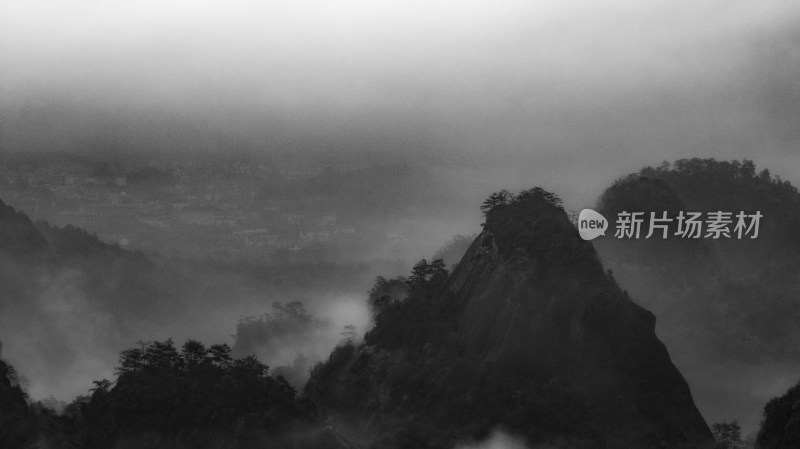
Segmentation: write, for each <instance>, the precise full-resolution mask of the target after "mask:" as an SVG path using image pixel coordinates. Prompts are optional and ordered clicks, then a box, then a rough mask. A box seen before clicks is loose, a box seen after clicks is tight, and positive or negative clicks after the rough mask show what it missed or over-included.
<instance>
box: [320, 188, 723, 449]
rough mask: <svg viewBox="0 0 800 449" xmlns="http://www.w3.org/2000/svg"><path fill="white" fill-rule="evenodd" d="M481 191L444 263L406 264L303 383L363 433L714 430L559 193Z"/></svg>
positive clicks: (375, 439) (404, 442)
mask: <svg viewBox="0 0 800 449" xmlns="http://www.w3.org/2000/svg"><path fill="white" fill-rule="evenodd" d="M489 203H490V204H487V205H486V210H487V217H486V223H485V225H484V230H483V232H482V233H481V234H480V235H479V236H478V237H477V238H476V239H475V241H474V242H473V243H472V245H471V246H470V248H469V250H468V251H467V253H466V255H465V256H464V258H463V259H462V260H461V262H460V263H459V264H458V265H457V267H456V269H455V271H454V273H453V274H452V275H450V276H443V275H441V271H440V270H439V271H437V270H435V269H433V270H429V271H428V272H427V274H428V275H427V276H426V275H425V274H426V272H424V271H418V268H420V266H419V265H418V266H417V267H415V275H412V277H411V278H409V279H408V281H407V285H408V290H409V293H408V297H407V298H406V299H403V300H397V299H394V298H392V297H386V298H383V300H382V301H378V302H376V305H377V307H376V310H375V327H374V329H373V330H372V331H370V332H369V333H368V334H367V335H366V336H365V341H364V343H363V344H361V345H360V346H358V347H356V346H354V345H349V346H344V347H341V348H339V349H337V350H336V351H335V352H334V353H333V354H332V355H331V358H330V360H329V361H328V362H327V363H325V364H323V365H320V366H318V367H317V368H316V369H315V371H314V372H313V373H312V378H311V380H310V381H309V383H308V385H307V387H306V397H307V398H309V399H311V400H313V401H314V402H316V403H317V404H319V405H321V406H322V407H324V408H325V409H326V410H327V414H328V416H329V418H330V420H331V423H332V424H333V425H334V426H335V427H337V428H338V429H340V431H341V432H342V433H344V434H346V435H348V437H349V438H350V439H352V440H354V441H359V442H361V443H363V444H365V446H371V447H396V448H401V447H431V448H445V447H447V448H449V447H452V446H453V444H454V443H457V442H459V441H464V440H469V439H472V438H474V439H480V438H483V437H485V436H486V435H488V434H489V433H490V432H491V431H492V430H493V429H494V428H497V427H500V428H503V429H506V430H508V431H510V432H511V433H514V434H517V435H520V436H522V437H524V438H526V439H527V440H528V442H529V443H531V444H534V445H535V444H539V443H549V444H558V445H562V444H563V445H565V446H567V447H572V448H620V449H625V448H631V449H634V448H635V449H646V448H701V447H707V446H708V445H710V444H711V443H712V437H711V433H710V431H709V429H708V427H707V425H706V423H705V422H704V421H703V418H702V417H701V416H700V413H699V412H698V410H697V408H696V407H695V405H694V402H693V400H692V397H691V394H690V392H689V388H688V386H687V384H686V382H685V381H684V379H683V378H682V377H681V374H680V373H679V372H678V370H677V369H676V368H675V366H674V365H673V364H672V362H671V361H670V358H669V355H668V354H667V351H666V349H665V347H664V345H663V344H662V343H661V342H660V341H659V340H658V339H657V338H656V336H655V333H654V326H655V318H654V316H653V315H652V314H651V313H650V312H648V311H646V310H644V309H643V308H641V307H639V306H638V305H636V304H634V303H633V302H632V301H631V300H630V299H628V298H627V296H626V294H625V293H624V292H623V291H622V290H621V289H620V288H619V287H618V286H617V284H616V282H615V281H614V279H613V278H611V277H610V276H609V275H607V274H606V273H605V272H604V270H603V268H602V266H601V264H600V262H599V261H598V258H597V255H596V253H595V251H594V249H593V247H592V246H591V244H590V243H587V242H584V241H582V240H581V239H580V238H579V237H578V235H577V232H576V231H575V229H574V228H573V227H572V225H571V224H570V222H569V219H568V218H567V216H566V214H565V213H564V211H563V209H562V208H561V205H560V200H558V198H556V197H555V196H554V195H552V194H550V193H548V192H545V191H543V190H541V189H533V190H529V191H525V192H522V193H521V194H519V195H518V196H516V197H513V196H511V195H509V194H507V193H501V194H499V195H497V196H494V197H493V199H492V200H491V201H490V202H489ZM437 274H438V275H437ZM384 281H385V280H384Z"/></svg>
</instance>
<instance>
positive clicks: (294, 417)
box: [0, 340, 340, 449]
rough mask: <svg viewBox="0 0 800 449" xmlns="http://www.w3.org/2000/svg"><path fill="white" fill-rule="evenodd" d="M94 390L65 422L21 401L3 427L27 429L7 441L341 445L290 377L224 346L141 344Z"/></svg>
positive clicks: (91, 447) (69, 410) (161, 448)
mask: <svg viewBox="0 0 800 449" xmlns="http://www.w3.org/2000/svg"><path fill="white" fill-rule="evenodd" d="M3 379H5V377H3V378H2V379H0V380H3ZM94 384H95V386H94V388H92V389H91V390H90V393H89V394H88V395H85V396H79V397H78V398H76V399H75V401H73V402H72V403H71V404H69V405H68V406H67V407H66V409H65V411H64V413H63V414H62V415H55V414H54V413H53V412H52V411H47V410H46V409H42V408H39V409H36V408H35V407H27V404H25V402H24V400H23V401H21V402H20V401H19V400H17V403H16V405H15V406H16V407H17V408H18V409H19V410H18V411H17V413H16V415H8V414H6V413H3V414H2V415H0V420H6V421H7V422H23V423H26V425H27V427H24V426H23V427H18V429H19V431H15V433H16V434H12V435H8V434H0V435H2V437H3V438H4V439H3V440H0V443H3V444H6V443H7V444H10V443H11V442H17V443H18V444H14V445H7V444H6V445H4V446H3V447H20V448H22V447H26V445H25V443H29V444H32V443H33V442H36V441H39V442H40V443H42V442H43V443H46V446H45V447H48V448H51V449H61V448H81V449H95V448H97V449H100V448H120V447H150V448H154V449H175V448H209V449H212V448H213V449H216V448H222V447H225V448H236V449H249V448H261V447H275V448H293V449H302V448H338V447H340V446H339V444H338V443H337V441H336V440H335V438H334V437H333V436H332V435H331V434H330V433H329V432H328V431H326V430H325V429H324V428H323V427H322V426H321V425H319V423H318V422H317V418H316V416H317V413H316V411H315V410H314V408H313V406H312V405H311V404H310V403H309V402H307V401H305V400H302V399H299V398H298V397H297V395H296V391H295V390H294V388H292V387H291V386H290V385H289V384H288V383H287V382H286V380H285V379H283V378H282V377H280V376H273V375H271V374H270V372H269V368H268V367H267V366H266V365H264V364H263V363H261V362H259V361H258V359H256V358H255V357H253V356H248V357H243V358H233V357H232V356H231V348H230V347H228V346H227V345H225V344H215V345H211V346H209V347H206V346H205V345H203V344H202V343H200V342H198V341H194V340H189V341H187V342H186V343H184V344H183V346H182V347H180V348H177V347H176V346H175V344H174V343H173V341H172V340H165V341H154V342H150V343H140V344H139V346H138V347H134V348H131V349H127V350H125V351H123V352H122V353H121V356H120V360H119V365H118V367H117V369H116V379H115V380H114V381H113V382H112V381H109V380H106V379H103V380H99V381H95V382H94ZM2 387H3V385H0V395H3V394H5V390H4V389H3V388H2ZM6 390H7V388H6ZM16 394H17V395H18V396H19V395H20V394H21V392H17V393H16ZM3 404H5V403H3ZM36 410H39V411H38V412H36ZM36 413H38V415H39V416H40V417H38V418H37V417H36V416H35V415H36ZM14 419H16V421H13V420H14ZM21 420H22V421H21ZM3 428H4V429H5V427H3ZM14 438H15V439H14Z"/></svg>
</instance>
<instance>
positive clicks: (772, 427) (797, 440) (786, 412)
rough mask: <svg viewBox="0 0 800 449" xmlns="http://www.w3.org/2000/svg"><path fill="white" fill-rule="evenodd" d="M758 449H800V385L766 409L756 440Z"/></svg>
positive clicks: (776, 399) (774, 400)
mask: <svg viewBox="0 0 800 449" xmlns="http://www.w3.org/2000/svg"><path fill="white" fill-rule="evenodd" d="M756 447H757V448H758V449H794V448H797V447H800V383H798V384H797V385H795V386H794V387H792V388H790V389H789V391H787V392H786V394H784V395H783V396H781V397H778V398H773V399H772V400H770V401H769V403H767V406H766V407H764V420H763V421H762V422H761V431H759V432H758V439H757V440H756Z"/></svg>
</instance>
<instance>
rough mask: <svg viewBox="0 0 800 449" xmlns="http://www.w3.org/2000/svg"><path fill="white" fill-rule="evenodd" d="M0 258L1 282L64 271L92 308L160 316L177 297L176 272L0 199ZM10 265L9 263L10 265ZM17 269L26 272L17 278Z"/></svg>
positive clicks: (1, 306) (2, 304)
mask: <svg viewBox="0 0 800 449" xmlns="http://www.w3.org/2000/svg"><path fill="white" fill-rule="evenodd" d="M0 261H3V262H5V263H4V264H3V265H2V268H3V270H2V271H3V272H4V273H8V274H9V276H8V279H6V280H7V282H8V283H7V284H6V285H7V286H8V288H10V289H12V290H13V289H15V288H14V285H16V284H20V283H26V282H27V281H29V280H30V279H36V280H39V279H41V276H45V278H46V279H47V278H48V277H49V278H56V277H58V276H59V274H60V273H69V274H70V284H71V285H70V286H71V287H75V288H76V289H78V290H79V291H81V292H82V293H84V294H85V295H86V297H87V298H88V300H89V301H90V302H91V303H92V304H93V306H96V307H97V310H109V311H114V312H115V314H119V315H122V314H129V315H130V316H140V317H142V318H153V317H156V316H163V315H164V313H163V311H164V309H165V308H166V307H168V306H170V305H172V304H173V301H169V300H167V299H168V298H173V297H175V296H177V295H176V294H175V293H176V291H175V289H176V287H178V286H179V285H180V284H179V282H176V280H177V279H176V278H179V277H178V276H177V275H176V273H174V272H170V271H169V270H164V269H163V267H156V266H155V265H154V264H153V263H152V261H150V260H149V259H148V258H147V257H146V256H145V255H144V254H142V253H140V252H131V251H125V250H123V249H121V248H120V247H119V246H116V245H110V244H107V243H104V242H101V241H100V240H98V239H97V237H96V236H93V235H90V234H89V233H87V232H86V231H84V230H82V229H79V228H75V227H72V226H66V227H63V228H58V227H54V226H51V225H49V224H47V223H45V222H37V223H33V222H31V220H30V219H29V218H28V217H27V216H26V215H25V214H23V213H22V212H18V211H16V210H15V209H14V208H13V207H10V206H8V205H6V204H5V203H3V202H2V201H0ZM10 265H13V266H10ZM22 273H26V274H28V276H22V275H21V274H22ZM9 301H11V302H12V303H13V302H19V301H24V302H33V301H32V300H31V298H25V297H18V298H12V297H6V298H2V301H1V302H0V310H3V309H6V308H7V307H12V306H13V304H9V303H8V302H9Z"/></svg>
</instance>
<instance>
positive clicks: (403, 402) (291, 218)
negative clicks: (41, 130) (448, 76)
mask: <svg viewBox="0 0 800 449" xmlns="http://www.w3.org/2000/svg"><path fill="white" fill-rule="evenodd" d="M258 158H259V156H254V155H248V154H242V155H231V154H226V155H214V154H205V155H202V156H191V157H186V158H184V159H180V160H179V159H177V158H173V159H166V158H163V157H160V156H153V157H152V158H149V159H139V160H137V159H136V158H133V157H122V156H117V157H110V156H101V155H80V154H75V155H69V154H57V155H50V156H47V155H35V156H31V155H26V154H10V153H9V154H3V159H2V161H0V162H1V163H0V192H1V193H2V195H3V196H2V202H0V285H2V290H0V342H2V345H0V358H1V360H0V447H3V448H10V449H13V448H20V449H22V448H48V449H62V448H63V449H67V448H72V449H83V448H85V449H93V448H98V449H100V448H120V449H122V448H153V449H177V448H208V449H218V448H219V449H222V448H237V449H250V448H297V449H302V448H331V449H339V448H341V449H352V448H363V449H367V448H432V449H433V448H437V449H438V448H442V449H479V448H504V449H509V448H514V449H516V448H532V449H535V448H561V449H582V448H587V449H588V448H592V449H593V448H598V449H600V448H606V449H608V448H614V449H616V448H621V449H628V448H630V449H647V448H653V449H656V448H681V449H684V448H685V449H690V448H695V449H702V448H708V449H711V448H718V449H723V448H726V449H730V448H733V449H739V448H752V447H758V448H761V449H789V448H796V447H800V408H798V404H800V383H798V382H800V345H798V344H797V343H798V341H800V301H798V299H800V233H798V229H800V193H798V191H797V189H796V188H795V187H794V186H793V185H792V184H791V183H789V182H788V181H784V180H782V179H780V178H779V177H777V176H773V175H771V174H770V172H769V170H768V169H766V168H757V167H756V165H755V163H754V162H753V161H750V160H742V161H737V160H733V161H718V160H715V159H699V158H694V159H680V160H677V161H675V162H672V163H669V162H664V163H662V164H660V165H657V166H653V167H645V168H642V169H641V170H639V171H637V172H634V173H631V174H629V175H626V176H623V177H621V178H618V179H616V180H613V179H609V180H608V182H607V183H606V188H605V190H604V191H603V192H602V193H601V194H600V195H599V196H598V197H597V198H596V204H594V205H593V206H592V207H594V208H595V209H596V210H597V211H598V212H599V213H600V214H602V215H603V216H604V217H615V216H617V214H618V213H620V212H622V211H641V212H644V213H645V214H649V212H651V211H653V212H656V211H657V212H659V213H661V212H662V211H667V212H669V213H670V214H671V215H674V214H677V212H679V211H685V210H692V211H699V212H708V211H717V210H737V211H738V210H746V211H755V210H758V211H760V212H761V213H762V214H763V219H762V222H761V231H760V235H759V237H758V239H745V240H736V239H734V240H725V239H723V240H715V239H682V238H668V239H638V240H634V239H616V238H613V237H612V234H613V227H612V225H611V224H609V227H608V229H609V231H608V232H607V233H606V235H605V237H600V238H598V239H596V240H594V241H591V242H590V241H585V240H583V239H581V238H580V237H579V235H578V229H577V228H578V223H577V220H576V218H575V217H576V213H575V212H574V211H573V210H572V209H571V208H569V207H568V206H566V205H565V201H563V200H562V199H561V198H560V197H559V195H558V194H557V192H551V191H548V190H546V189H543V188H541V187H533V186H531V185H528V186H525V187H523V188H522V189H521V190H518V191H517V192H514V193H512V192H509V191H507V190H502V191H499V192H496V193H493V194H491V195H489V196H488V198H486V195H483V197H481V196H475V195H473V194H472V193H471V192H459V189H458V188H457V187H456V184H453V182H452V179H456V178H457V177H453V178H447V177H441V176H438V175H437V174H438V173H440V172H438V171H437V168H436V167H435V164H423V163H420V164H419V165H417V164H415V163H408V162H403V161H395V162H390V163H378V162H375V163H366V164H365V163H363V162H359V163H356V162H355V161H357V160H361V158H355V159H353V160H352V161H350V162H348V163H343V162H342V160H343V159H341V160H339V164H340V165H338V166H327V167H324V166H323V167H320V166H319V164H318V163H317V162H314V159H313V158H310V159H307V160H298V159H292V158H291V157H289V156H286V158H284V159H281V158H277V159H276V158H273V159H271V160H269V161H266V160H260V159H258ZM534 185H535V184H534ZM469 216H472V217H475V218H473V219H464V217H469ZM448 223H459V224H458V225H452V226H447V224H448ZM612 223H613V221H612ZM670 226H672V225H670ZM597 227H600V228H605V226H597ZM669 231H670V234H671V235H674V233H675V229H674V228H672V227H670V229H669ZM415 240H416V241H415Z"/></svg>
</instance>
